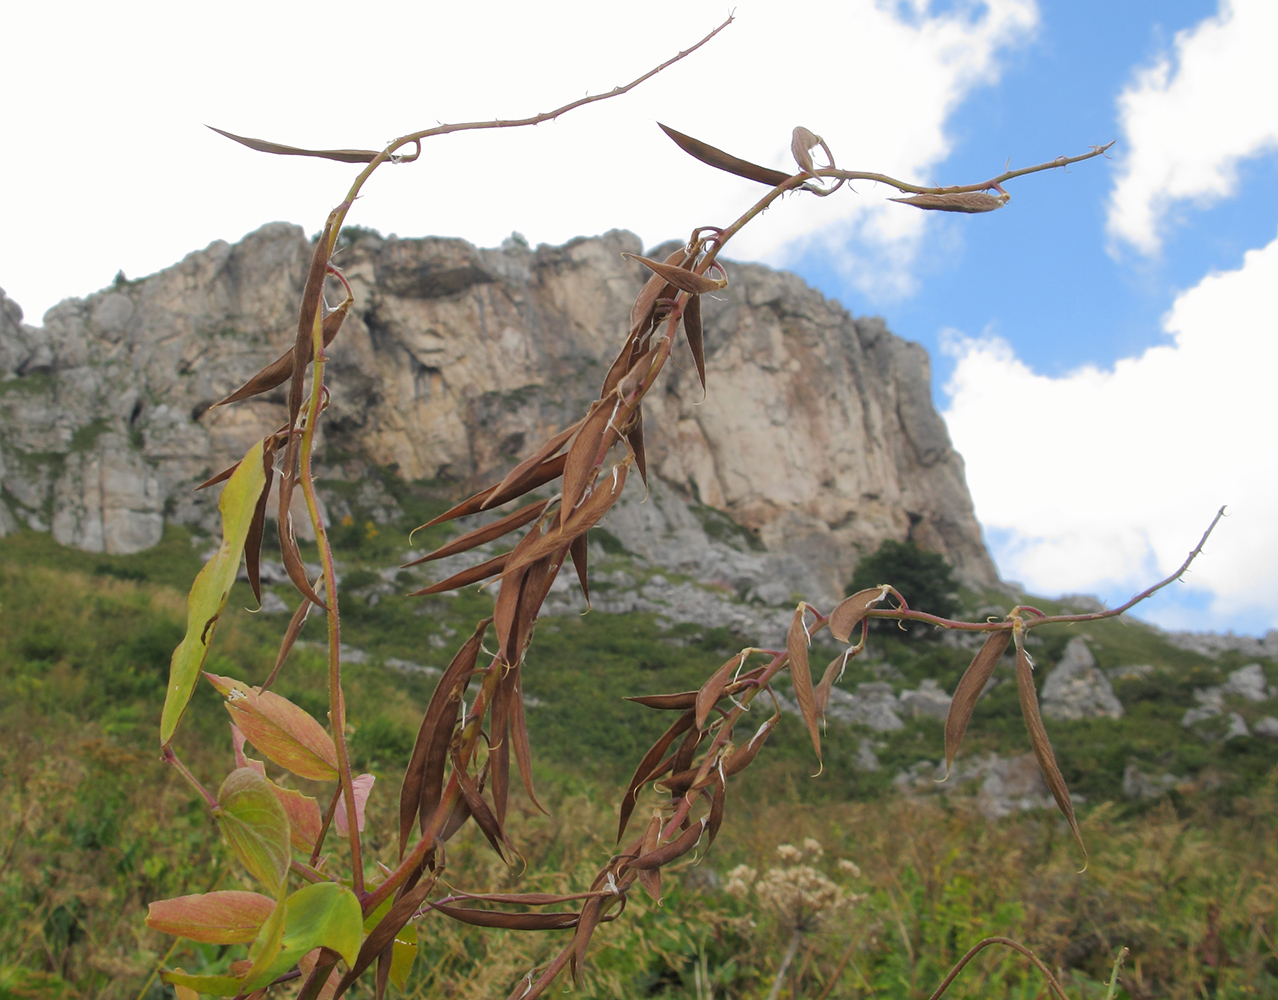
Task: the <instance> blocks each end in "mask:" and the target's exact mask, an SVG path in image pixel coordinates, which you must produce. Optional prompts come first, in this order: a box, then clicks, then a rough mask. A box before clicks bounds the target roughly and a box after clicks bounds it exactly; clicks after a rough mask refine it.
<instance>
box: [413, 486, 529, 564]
mask: <svg viewBox="0 0 1278 1000" xmlns="http://www.w3.org/2000/svg"><path fill="white" fill-rule="evenodd" d="M549 503H550V501H549V500H542V501H541V502H539V503H530V504H528V506H526V507H520V508H519V510H517V511H515V512H514V513H513V514H508V515H506V516H505V517H503V518H502V519H501V520H500V521H493V522H492V523H491V524H485V525H483V526H482V527H479V528H476V529H475V530H474V531H470V532H467V533H466V534H464V535H462V536H461V537H460V538H454V539H453V540H452V541H451V542H449V543H448V544H447V545H441V546H440V547H439V548H437V549H436V550H435V551H434V552H428V553H426V555H424V556H421V557H419V558H417V559H414V560H413V561H412V562H406V563H404V564H403V565H402V566H401V567H400V569H408V567H409V566H418V565H420V564H421V563H424V562H431V561H433V560H435V559H443V558H445V557H446V556H455V555H457V553H459V552H467V551H469V550H470V549H473V548H474V547H475V546H477V545H483V544H484V543H485V542H491V541H492V540H493V539H495V538H500V537H501V536H502V535H506V534H509V533H510V532H512V531H514V530H515V529H517V528H522V527H523V526H524V525H525V524H527V523H528V522H529V521H532V520H535V519H536V518H538V517H540V516H541V513H542V511H544V510H545V509H546V507H547V505H548V504H549Z"/></svg>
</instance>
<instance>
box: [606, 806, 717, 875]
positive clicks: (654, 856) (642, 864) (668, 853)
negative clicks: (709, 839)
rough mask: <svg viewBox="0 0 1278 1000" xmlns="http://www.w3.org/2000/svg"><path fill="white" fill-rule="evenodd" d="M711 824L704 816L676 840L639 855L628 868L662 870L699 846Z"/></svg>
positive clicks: (630, 862) (628, 864)
mask: <svg viewBox="0 0 1278 1000" xmlns="http://www.w3.org/2000/svg"><path fill="white" fill-rule="evenodd" d="M709 822H710V818H709V817H708V816H702V817H701V819H700V820H698V821H697V822H696V823H693V824H692V825H691V826H690V827H688V829H686V830H684V831H683V833H681V834H679V836H677V837H675V839H674V840H671V841H668V842H667V843H665V844H663V845H662V846H660V847H657V848H655V849H653V850H651V851H648V852H646V853H644V854H641V855H639V857H637V858H635V859H634V860H633V861H628V862H627V863H626V864H627V867H629V868H633V869H635V870H637V871H643V870H644V869H646V868H660V867H662V866H663V865H668V864H669V863H670V862H671V861H674V860H675V859H676V858H681V857H683V856H684V855H685V854H687V853H688V852H689V851H691V850H692V849H693V848H694V847H696V846H697V844H698V842H699V841H700V840H701V835H702V834H703V833H705V829H706V826H707V824H709Z"/></svg>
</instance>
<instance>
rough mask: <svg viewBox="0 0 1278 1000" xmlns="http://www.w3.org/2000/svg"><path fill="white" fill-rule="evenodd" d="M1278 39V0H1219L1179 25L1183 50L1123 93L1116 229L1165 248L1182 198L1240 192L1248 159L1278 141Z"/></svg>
mask: <svg viewBox="0 0 1278 1000" xmlns="http://www.w3.org/2000/svg"><path fill="white" fill-rule="evenodd" d="M1275 39H1278V4H1275V3H1274V2H1273V0H1220V10H1219V12H1218V13H1217V15H1216V16H1215V17H1210V18H1207V19H1206V20H1204V21H1203V22H1201V23H1200V24H1198V25H1197V26H1195V27H1194V28H1192V29H1189V30H1186V31H1182V32H1179V33H1178V34H1177V35H1176V40H1175V45H1174V49H1175V53H1174V55H1165V56H1163V57H1162V58H1160V59H1159V60H1158V61H1157V62H1156V63H1155V64H1154V65H1153V66H1151V67H1148V68H1147V69H1144V70H1142V71H1140V72H1139V73H1138V74H1137V75H1136V78H1135V80H1134V81H1133V82H1132V84H1131V85H1130V86H1128V88H1127V89H1126V90H1124V91H1123V93H1122V95H1121V96H1120V97H1119V100H1118V105H1119V118H1120V120H1121V123H1122V129H1123V133H1124V136H1125V138H1124V140H1123V141H1122V142H1121V143H1120V147H1119V148H1120V150H1121V152H1120V155H1121V156H1122V169H1121V170H1120V172H1119V175H1118V178H1117V180H1116V182H1115V185H1114V190H1113V192H1112V194H1111V196H1110V203H1109V232H1110V235H1111V237H1113V238H1115V239H1116V240H1122V241H1125V242H1127V243H1130V244H1132V245H1133V246H1134V247H1136V248H1137V249H1138V250H1140V251H1141V252H1142V253H1146V254H1149V253H1154V252H1156V251H1157V250H1158V248H1159V246H1160V243H1161V233H1160V230H1161V229H1163V228H1165V226H1164V224H1163V223H1164V218H1165V216H1166V215H1167V213H1168V211H1169V210H1170V209H1171V208H1172V206H1173V205H1174V204H1175V203H1176V202H1178V201H1188V202H1191V203H1195V204H1208V203H1210V202H1212V201H1214V200H1216V199H1219V198H1224V197H1228V196H1230V195H1232V194H1233V193H1234V191H1235V189H1236V187H1237V179H1238V178H1237V173H1238V164H1239V162H1240V161H1241V160H1243V159H1246V158H1248V157H1254V156H1258V155H1261V154H1263V153H1266V152H1269V151H1271V150H1273V149H1274V148H1275V146H1278V104H1276V103H1275V102H1274V100H1273V95H1274V94H1275V93H1278V59H1275V58H1274V51H1273V49H1274V42H1275ZM1123 147H1125V149H1123Z"/></svg>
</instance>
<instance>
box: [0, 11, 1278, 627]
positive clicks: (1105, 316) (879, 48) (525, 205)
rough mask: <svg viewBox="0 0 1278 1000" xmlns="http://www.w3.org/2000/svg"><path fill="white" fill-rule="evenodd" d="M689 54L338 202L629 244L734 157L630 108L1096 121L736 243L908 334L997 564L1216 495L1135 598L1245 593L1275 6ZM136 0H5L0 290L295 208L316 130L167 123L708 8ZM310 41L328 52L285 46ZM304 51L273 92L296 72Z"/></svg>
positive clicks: (1273, 258) (166, 252)
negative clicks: (300, 152) (691, 144)
mask: <svg viewBox="0 0 1278 1000" xmlns="http://www.w3.org/2000/svg"><path fill="white" fill-rule="evenodd" d="M735 10H736V15H737V20H736V22H735V23H734V24H733V25H732V26H731V27H730V28H728V29H727V30H726V31H725V32H724V33H723V34H722V35H721V36H720V37H719V38H717V39H715V40H714V41H713V42H712V43H710V45H708V46H707V47H706V49H705V50H703V51H702V52H701V53H698V54H697V55H696V56H694V57H693V58H691V59H689V60H687V61H685V62H683V63H681V64H679V65H678V66H676V67H674V68H672V69H671V70H668V71H667V72H666V73H664V74H662V75H661V76H660V77H658V78H656V79H655V80H653V81H651V82H650V83H649V84H646V85H645V86H644V87H642V88H640V89H639V90H637V91H635V92H634V93H632V94H630V95H627V96H626V97H624V98H622V99H619V100H617V101H610V102H606V103H604V104H599V105H595V106H593V107H591V108H588V109H584V110H582V111H579V112H576V113H574V114H572V115H569V116H565V117H564V118H562V119H560V120H558V121H556V122H555V123H553V124H551V125H545V126H540V127H538V128H537V129H535V130H521V131H518V132H502V133H495V132H493V133H484V134H479V133H471V134H468V135H464V136H461V135H459V136H450V137H446V138H444V139H441V140H439V141H437V142H436V143H435V144H434V145H432V146H431V147H430V148H429V149H428V151H427V152H428V155H427V156H425V157H423V159H422V160H421V161H420V162H418V163H416V164H413V165H412V166H411V167H403V168H397V169H395V170H391V171H386V172H384V173H383V175H381V176H379V177H378V178H376V179H375V181H374V183H373V185H372V186H370V188H369V189H368V192H367V196H366V197H365V198H363V199H362V200H361V201H360V203H359V204H358V205H357V206H356V208H355V211H354V213H353V215H352V219H351V221H353V222H356V223H358V224H361V225H367V226H372V227H374V228H377V229H379V230H381V231H382V232H385V233H390V232H397V233H399V234H400V235H403V236H419V235H428V234H429V235H446V236H461V237H464V238H466V239H469V240H471V241H473V242H475V243H477V244H480V245H489V246H491V245H495V244H497V243H500V242H501V240H502V239H503V238H504V237H505V236H506V235H508V234H509V233H510V232H511V231H512V230H518V231H519V232H521V233H523V234H524V235H525V236H526V237H527V238H528V239H529V240H531V241H532V242H534V243H538V242H548V243H558V242H563V241H564V240H567V239H570V238H572V237H574V236H577V235H588V234H592V233H598V232H602V231H604V230H606V229H609V228H613V227H619V228H628V229H631V230H634V231H635V232H638V233H639V234H640V235H641V236H642V237H643V239H644V240H645V241H646V242H647V243H648V244H649V245H652V244H655V243H658V242H661V241H663V240H665V239H668V238H670V237H672V236H681V235H684V234H686V233H687V232H688V231H689V230H690V229H691V228H692V227H693V226H694V225H701V224H711V223H716V222H723V221H725V220H727V219H731V218H733V217H734V216H735V215H736V214H737V213H739V212H740V211H741V209H742V208H743V207H744V206H745V205H748V204H749V203H750V202H751V201H753V200H754V198H756V197H757V196H758V193H759V189H758V188H757V187H756V186H755V185H753V184H751V183H750V182H747V181H742V180H738V179H734V178H730V177H726V176H725V175H722V174H718V173H716V172H714V171H711V170H709V169H708V168H705V167H703V166H702V165H700V164H696V163H692V162H690V161H689V160H688V159H687V158H686V157H685V156H684V155H683V154H682V153H680V152H679V151H678V150H676V149H675V148H674V147H673V146H671V145H670V144H669V143H668V142H667V141H666V140H665V139H664V138H663V137H662V136H661V135H660V133H659V132H658V131H657V129H656V125H655V123H656V122H657V121H664V122H667V123H668V124H670V125H673V126H674V127H676V128H679V129H681V130H683V131H686V132H689V133H691V134H693V135H697V136H699V137H701V138H704V139H706V140H707V141H710V142H712V143H714V144H716V145H720V146H723V147H724V148H727V149H730V150H732V151H734V152H737V153H739V154H740V155H742V156H746V157H749V158H751V159H754V160H756V161H758V162H763V163H767V164H769V165H773V166H777V167H784V166H786V165H788V164H789V163H790V158H789V152H788V149H789V136H790V130H791V128H792V127H793V126H794V125H797V124H802V125H805V126H807V127H808V128H811V129H812V130H813V131H815V132H817V133H819V134H822V135H824V136H825V138H826V139H827V140H829V142H830V144H831V146H832V148H833V150H834V152H835V154H836V157H837V158H838V162H839V163H840V165H842V166H848V167H855V168H861V169H873V170H881V171H885V172H888V173H892V174H895V175H897V176H902V177H905V178H907V179H910V180H914V181H917V182H923V183H927V182H935V183H965V182H972V181H976V180H979V179H984V178H986V177H989V176H991V175H993V174H995V173H997V172H998V171H1000V170H1001V169H1002V168H1003V164H1004V163H1005V162H1006V161H1008V160H1009V159H1010V161H1011V163H1012V165H1013V166H1024V165H1027V164H1030V163H1035V162H1040V161H1042V160H1046V159H1051V158H1053V157H1055V156H1057V155H1059V154H1074V153H1079V152H1082V151H1084V150H1085V149H1087V148H1088V147H1089V146H1090V145H1092V144H1094V143H1102V142H1106V141H1108V140H1110V139H1117V140H1118V144H1117V145H1116V146H1115V148H1114V150H1113V153H1112V159H1110V160H1109V161H1108V162H1101V161H1093V162H1089V163H1084V164H1079V165H1077V166H1075V167H1073V168H1071V169H1070V171H1069V172H1063V171H1053V172H1051V173H1047V174H1041V175H1038V176H1035V177H1028V178H1023V179H1021V180H1019V181H1017V182H1014V183H1013V184H1012V185H1010V186H1009V191H1010V193H1011V194H1012V201H1011V203H1010V204H1009V205H1008V206H1007V207H1006V208H1004V209H1002V210H1000V211H998V212H995V213H991V214H989V215H984V216H971V217H968V216H959V217H949V216H938V215H936V214H932V213H921V212H918V211H915V210H913V209H909V208H906V207H903V206H897V205H890V204H887V203H886V202H885V201H884V200H883V199H884V198H885V197H886V196H887V195H888V194H889V193H890V192H886V191H883V190H876V189H875V188H874V187H873V186H865V185H860V186H858V188H857V193H856V194H851V193H848V192H840V194H839V195H838V196H836V197H834V198H829V199H824V200H817V199H812V198H802V197H796V198H789V199H787V200H786V202H785V203H784V204H782V205H779V206H776V207H775V208H774V209H773V210H771V211H770V212H768V213H767V214H766V215H765V216H764V217H762V218H761V219H759V220H758V221H757V222H756V223H755V224H753V225H752V226H751V227H750V228H749V229H748V230H747V231H746V232H745V233H743V235H742V238H741V239H740V241H739V242H738V244H737V245H736V253H737V255H738V256H739V257H741V258H747V259H759V260H764V261H767V262H769V263H773V264H777V265H782V266H788V267H791V268H792V269H794V270H797V271H798V272H799V273H801V274H802V275H803V276H805V277H806V278H807V279H808V280H809V281H811V282H813V283H814V284H816V285H817V286H818V287H820V288H821V289H822V290H823V291H825V292H826V293H827V294H829V295H831V296H833V297H836V298H838V299H840V300H841V301H842V302H843V303H844V304H845V305H847V306H848V308H849V309H851V310H852V311H853V312H854V313H858V314H861V313H877V314H881V315H883V316H884V317H885V318H886V319H887V321H888V323H889V326H890V327H891V328H892V329H893V330H895V331H896V332H897V333H899V334H901V335H902V336H906V337H909V338H910V339H913V340H917V341H919V342H921V343H923V344H924V345H925V346H926V347H927V348H928V350H929V351H930V352H931V354H932V358H933V373H934V395H935V398H936V400H937V403H938V406H939V407H940V408H941V409H942V410H943V411H944V413H945V416H946V420H947V423H948V424H949V427H950V431H951V435H952V437H953V438H954V441H955V444H956V446H957V447H958V448H959V450H960V451H961V452H962V454H963V455H964V458H965V461H966V463H967V470H968V479H969V486H970V488H971V490H972V494H973V499H974V502H975V505H976V512H977V516H978V519H980V521H981V523H982V525H983V527H984V530H985V533H986V538H987V541H988V542H989V544H990V547H991V550H992V552H993V554H994V557H995V560H996V562H997V563H998V565H999V568H1000V571H1001V572H1002V573H1003V575H1004V577H1005V578H1007V579H1013V580H1019V581H1021V582H1023V583H1024V584H1025V585H1026V586H1027V587H1028V588H1029V589H1031V590H1032V591H1033V592H1036V593H1043V594H1049V595H1050V594H1054V593H1061V592H1089V593H1097V594H1100V595H1101V596H1102V597H1104V598H1105V599H1106V600H1109V601H1111V602H1115V601H1118V600H1121V599H1122V598H1123V597H1124V596H1126V595H1127V594H1129V593H1132V592H1134V591H1136V590H1139V589H1142V588H1143V587H1144V586H1145V585H1146V584H1147V583H1149V582H1150V581H1151V580H1152V579H1153V578H1156V577H1157V576H1159V575H1161V574H1163V573H1166V572H1169V571H1170V570H1171V569H1172V568H1173V567H1175V566H1176V565H1177V564H1178V563H1179V562H1180V560H1181V559H1182V558H1183V556H1184V554H1185V552H1187V551H1188V549H1189V548H1190V547H1191V546H1192V545H1193V544H1194V543H1195V542H1196V541H1197V539H1198V536H1199V535H1200V534H1201V531H1202V529H1203V527H1205V525H1206V523H1207V522H1208V521H1209V520H1210V517H1211V514H1212V513H1213V512H1214V510H1215V509H1216V507H1217V506H1219V505H1220V504H1222V503H1227V504H1229V505H1230V507H1231V515H1232V516H1231V517H1230V518H1229V519H1228V520H1227V521H1226V522H1224V524H1223V525H1222V527H1221V529H1219V534H1218V536H1217V537H1216V539H1214V540H1213V543H1212V545H1211V546H1210V547H1209V548H1208V551H1207V553H1206V554H1205V556H1204V558H1203V559H1202V560H1200V563H1199V564H1198V565H1197V566H1196V567H1195V570H1194V572H1193V574H1192V575H1191V577H1190V578H1189V579H1190V582H1189V584H1188V585H1185V586H1178V587H1176V588H1174V591H1173V593H1172V594H1171V595H1169V596H1166V597H1162V598H1160V599H1158V600H1157V601H1156V602H1155V603H1153V604H1152V605H1147V606H1145V611H1144V614H1145V615H1146V616H1148V617H1150V618H1152V619H1153V620H1156V621H1158V622H1160V623H1163V624H1165V625H1168V626H1170V627H1179V628H1197V629H1208V628H1211V629H1218V630H1220V629H1228V628H1232V629H1236V630H1241V631H1248V632H1258V631H1264V630H1266V629H1268V628H1272V627H1275V626H1278V517H1275V514H1276V513H1278V462H1275V454H1274V453H1275V448H1274V445H1273V443H1272V440H1273V435H1274V419H1273V416H1272V406H1271V405H1270V404H1269V402H1268V396H1269V393H1270V389H1269V383H1270V381H1271V380H1272V375H1273V372H1274V369H1275V367H1278V354H1276V353H1275V352H1276V350H1278V348H1276V347H1275V345H1276V344H1278V338H1276V337H1275V336H1274V334H1275V333H1278V329H1275V327H1276V326H1278V323H1276V321H1275V320H1274V318H1273V310H1272V306H1271V304H1270V299H1271V298H1272V295H1271V293H1270V291H1269V290H1270V288H1271V287H1278V239H1276V238H1275V237H1276V236H1278V185H1276V184H1275V180H1278V177H1276V176H1275V174H1276V173H1278V156H1275V149H1276V148H1278V103H1276V102H1275V101H1274V100H1273V97H1272V95H1273V94H1274V93H1278V60H1275V59H1274V58H1273V49H1274V46H1275V44H1276V43H1278V5H1275V4H1274V3H1273V2H1272V0H1232V2H1229V0H1215V2H1203V0H1192V2H1191V0H1159V2H1153V0H1128V2H1124V3H1117V4H1115V3H1106V4H1102V3H1099V2H1094V0H1074V2H1065V0H955V2H939V0H938V2H931V3H929V2H928V0H899V2H892V0H813V2H810V3H809V4H806V5H805V6H804V8H803V10H804V16H802V17H796V16H795V15H794V13H793V8H791V7H787V6H786V5H784V4H782V3H781V2H780V0H739V2H738V3H737V4H736V7H735ZM484 12H485V15H484V19H483V22H482V24H481V25H477V24H476V22H475V18H474V16H473V14H470V13H469V12H468V10H465V9H463V8H462V7H461V5H439V4H422V3H419V2H409V0H366V2H365V3H364V4H361V6H360V8H359V11H358V16H357V17H352V16H351V15H350V8H349V6H348V5H343V4H341V3H338V2H336V0H312V2H308V3H306V4H301V3H293V2H268V3H262V2H250V0H224V3H223V4H222V5H220V7H219V9H218V16H216V17H210V16H208V15H207V13H206V12H205V11H204V10H203V9H202V8H198V7H195V6H189V5H188V6H181V5H178V6H174V5H172V4H169V3H162V2H159V0H122V2H121V3H118V4H115V5H112V6H110V7H105V6H103V5H101V4H90V3H87V2H73V3H70V4H67V5H61V6H58V7H53V6H50V5H25V6H24V7H22V8H20V9H18V10H16V11H14V12H12V13H11V15H10V17H9V18H8V21H7V28H8V30H9V34H10V37H12V38H14V39H16V40H17V42H16V44H13V45H11V47H10V52H9V55H8V56H7V57H6V60H5V62H4V63H3V64H0V86H2V87H3V88H4V89H5V91H6V92H7V93H11V94H13V93H21V94H23V95H24V98H23V100H22V101H20V102H16V103H13V104H12V105H11V106H10V107H9V108H8V109H7V121H6V132H5V136H6V138H5V142H6V154H7V155H6V156H5V157H4V158H3V160H0V179H2V180H3V181H4V182H5V186H6V189H7V190H9V191H11V192H16V193H17V197H15V198H13V199H11V201H10V204H9V205H8V207H7V218H6V222H7V224H8V225H7V229H8V232H7V234H6V239H5V240H4V241H3V243H0V287H3V288H4V289H5V290H6V291H7V293H8V294H9V295H10V296H11V297H12V298H13V299H15V300H16V301H17V302H19V303H20V304H21V305H22V306H23V307H24V308H25V310H26V313H27V317H28V319H29V321H33V322H38V321H39V317H40V316H41V315H42V314H43V312H44V310H45V309H47V308H48V307H50V306H51V305H53V304H54V303H55V302H57V301H58V300H59V299H61V298H63V297H65V296H70V295H83V294H86V293H88V292H90V291H92V290H94V289H97V288H100V287H102V286H104V285H106V284H108V283H109V282H110V281H111V279H112V277H113V276H114V275H115V273H116V271H117V270H121V269H122V270H123V271H124V272H125V273H126V274H127V275H129V276H130V277H137V276H140V275H143V274H147V273H150V272H153V271H155V270H158V269H160V268H162V267H166V266H168V265H170V264H172V263H174V262H175V261H177V260H178V259H180V258H181V257H182V256H183V255H184V254H186V253H188V252H190V251H191V250H194V249H198V248H201V247H203V246H205V245H207V244H208V243H209V242H210V241H212V240H215V239H226V240H236V239H239V238H240V237H241V236H243V235H244V234H245V233H247V232H249V231H251V230H253V229H256V228H257V227H258V226H260V225H262V224H263V223H265V222H267V221H271V220H274V219H285V220H288V221H292V222H296V223H298V224H300V225H302V226H304V227H305V228H306V230H307V231H308V232H313V231H316V230H318V229H319V228H320V225H321V223H322V220H323V217H324V215H325V214H326V212H327V209H328V208H329V207H330V206H331V205H332V204H333V203H334V202H336V201H337V200H338V199H339V198H340V195H341V192H343V191H344V190H345V187H346V185H347V184H348V183H349V180H350V177H351V173H352V172H351V169H350V168H349V166H347V165H341V164H333V163H324V162H319V161H297V160H287V159H282V158H271V157H263V156H260V155H256V154H251V153H249V152H248V151H246V150H244V149H242V148H239V147H234V146H232V145H231V144H230V143H227V142H226V141H225V140H222V139H219V138H218V137H216V136H215V135H214V134H213V133H211V132H209V131H208V130H207V129H205V128H204V127H203V125H204V123H206V122H207V123H210V124H216V125H219V126H221V127H224V128H228V129H231V130H232V131H237V132H240V133H241V134H247V135H260V136H265V137H268V138H273V139H276V140H278V141H282V142H288V143H294V144H297V145H310V146H366V147H367V146H378V145H380V144H381V143H383V142H385V141H386V140H387V139H389V138H390V137H392V136H394V135H397V134H400V133H402V132H405V131H408V130H411V129H414V128H421V127H425V126H429V125H431V124H433V123H434V122H436V121H461V120H468V119H469V120H477V119H489V118H493V117H514V116H520V115H525V114H530V113H533V112H536V111H540V110H546V109H548V108H551V107H554V106H557V105H559V104H561V103H563V102H564V101H565V100H568V99H571V98H573V97H576V96H578V95H580V94H581V93H582V92H583V91H585V90H589V91H591V92H596V93H597V92H600V91H602V90H604V89H607V88H609V87H612V86H614V85H616V84H618V83H620V82H624V81H626V80H628V79H630V78H631V77H633V76H636V75H638V74H639V73H640V72H642V71H644V70H646V69H648V68H649V67H651V66H652V65H654V64H655V63H657V62H659V61H661V60H663V59H665V58H668V57H669V56H670V55H671V54H673V52H674V51H675V50H676V49H677V48H679V47H682V46H685V45H687V44H688V43H689V42H691V41H693V40H695V39H696V38H698V37H699V36H700V35H702V34H703V33H704V32H706V31H707V30H709V29H710V28H711V27H713V26H714V25H715V24H717V23H718V22H719V21H720V20H722V19H723V17H724V16H725V15H726V9H725V8H724V7H723V6H722V5H721V4H720V3H719V0H678V2H676V0H649V2H648V3H647V4H645V5H644V6H643V7H642V9H639V8H635V7H634V6H633V5H620V4H600V3H598V2H597V0H543V2H541V3H538V4H528V3H526V2H517V0H490V2H489V3H487V4H486V5H485V7H484ZM328 52H334V53H336V58H335V59H334V60H333V61H332V63H331V65H329V66H327V67H326V68H323V69H321V70H319V71H318V72H317V71H316V68H315V67H316V65H317V60H319V59H320V58H321V57H322V56H323V55H324V54H325V53H328ZM307 79H319V80H320V81H322V86H321V87H320V88H318V90H317V91H316V93H315V94H314V95H313V99H311V100H307V99H306V95H305V92H304V89H303V87H304V81H305V80H307Z"/></svg>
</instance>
